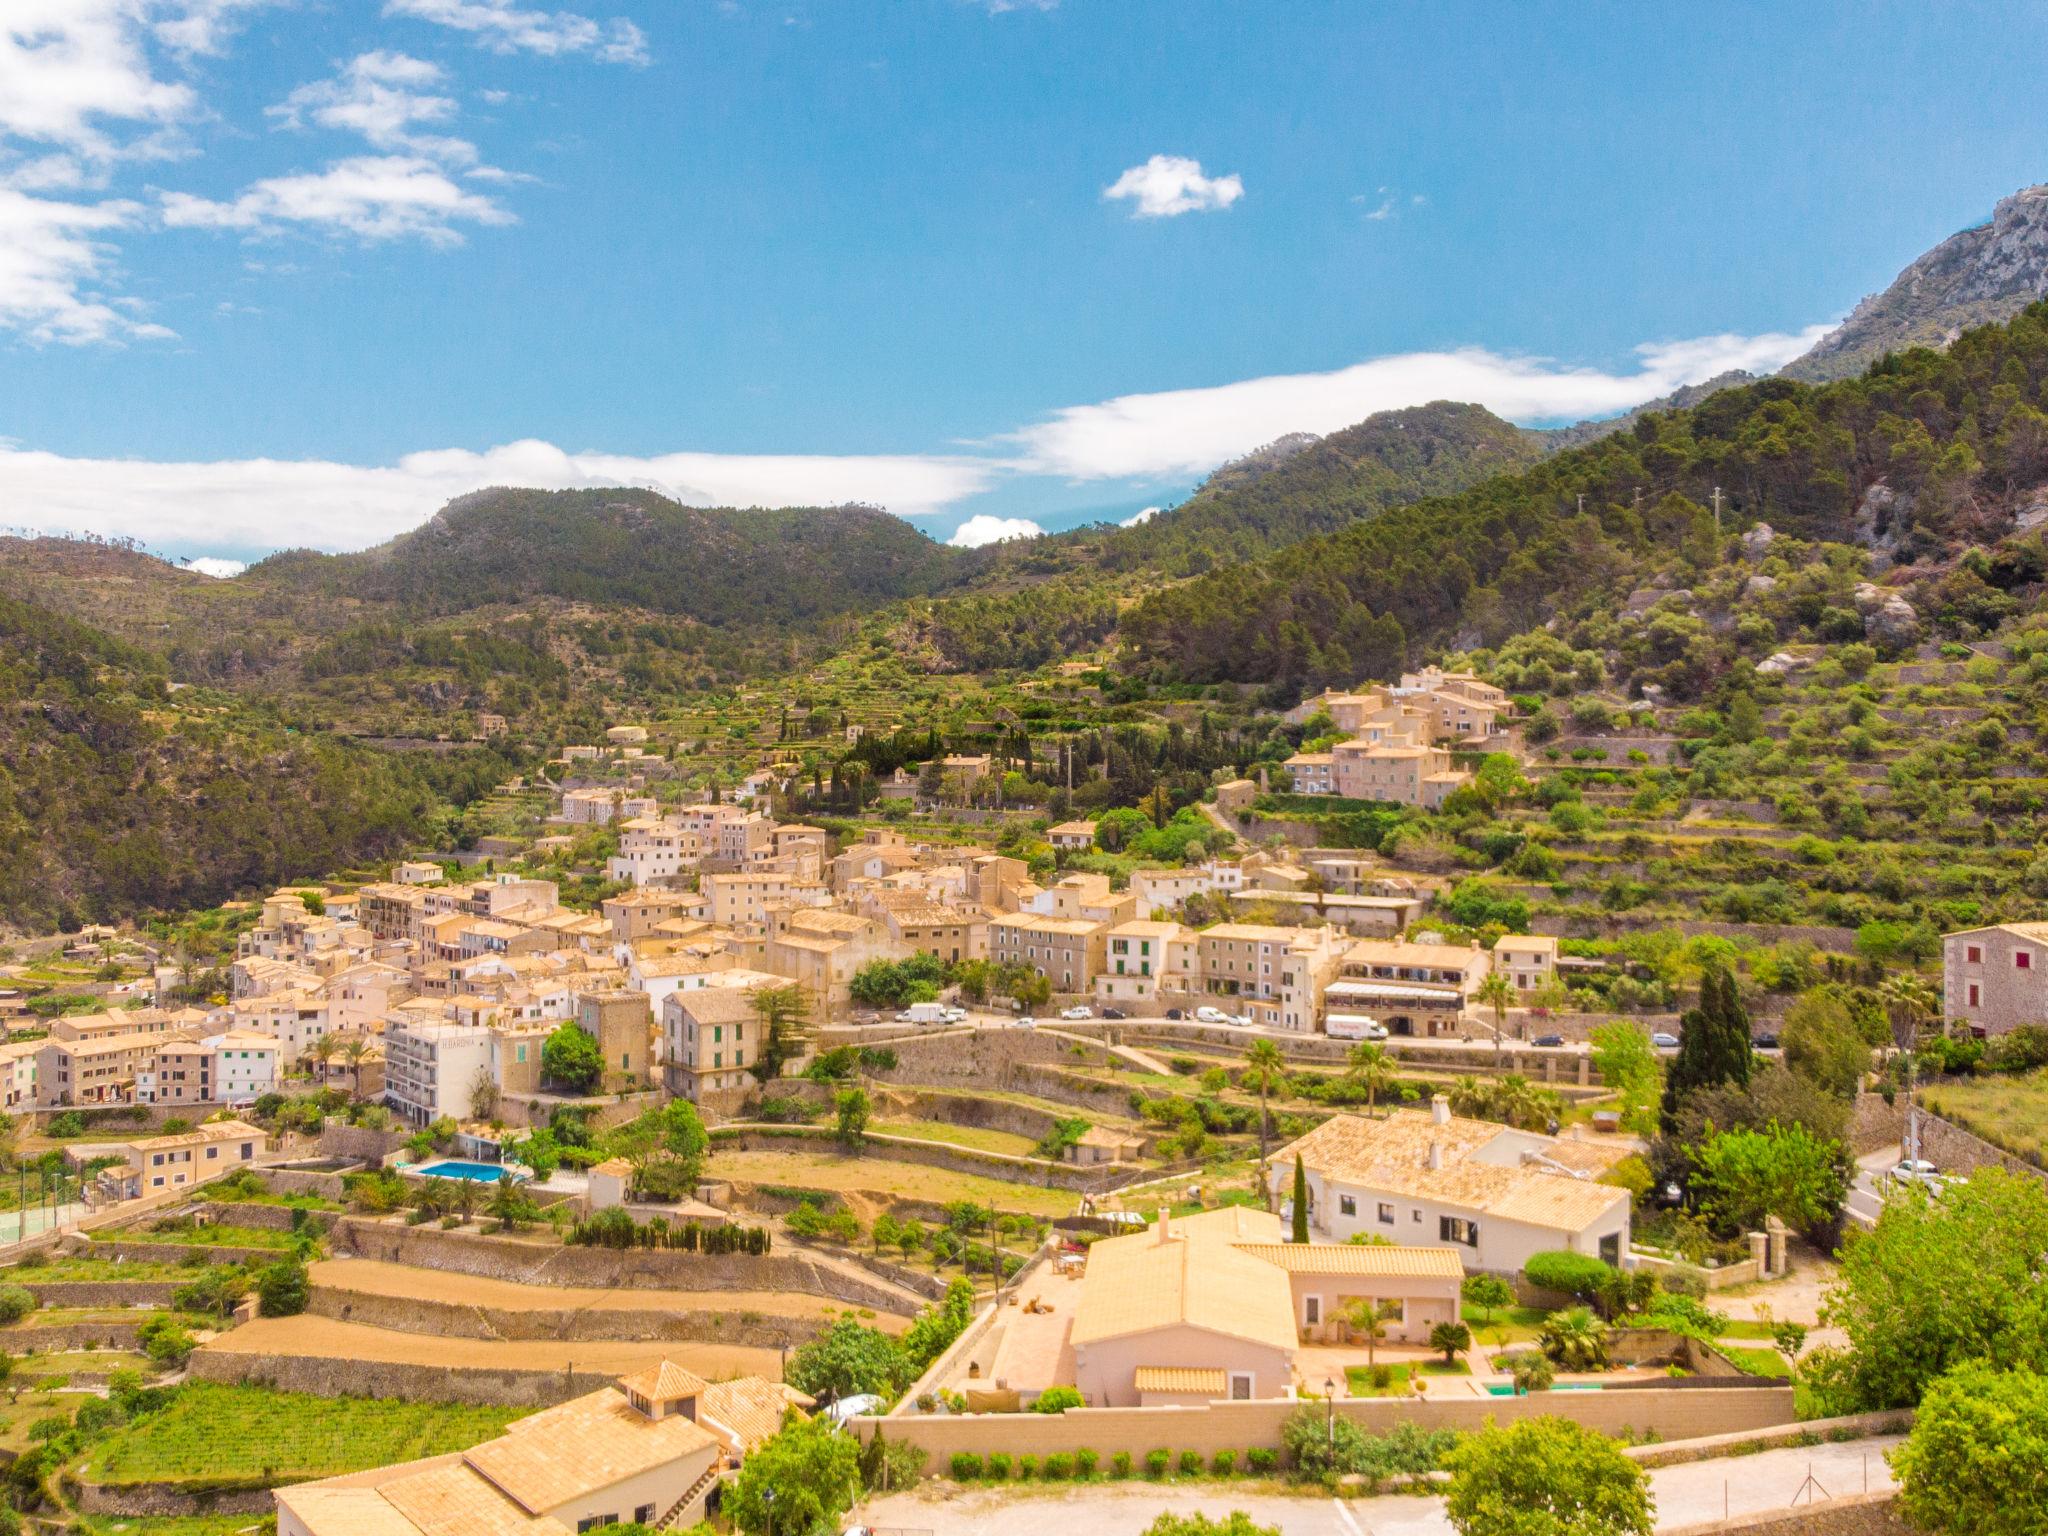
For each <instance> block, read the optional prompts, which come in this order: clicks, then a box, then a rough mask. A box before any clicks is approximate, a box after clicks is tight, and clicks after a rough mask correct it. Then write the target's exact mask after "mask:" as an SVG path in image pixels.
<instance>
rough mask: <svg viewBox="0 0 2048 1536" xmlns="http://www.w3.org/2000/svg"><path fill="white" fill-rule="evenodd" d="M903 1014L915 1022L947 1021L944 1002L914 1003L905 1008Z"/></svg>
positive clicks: (934, 1022) (939, 1022) (937, 1022)
mask: <svg viewBox="0 0 2048 1536" xmlns="http://www.w3.org/2000/svg"><path fill="white" fill-rule="evenodd" d="M903 1016H904V1017H905V1018H906V1019H908V1020H909V1021H910V1022H911V1023H913V1024H943V1023H945V1022H946V1005H945V1004H944V1003H912V1004H911V1005H910V1006H909V1007H908V1008H906V1009H904V1010H903Z"/></svg>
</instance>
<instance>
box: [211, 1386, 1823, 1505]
mask: <svg viewBox="0 0 2048 1536" xmlns="http://www.w3.org/2000/svg"><path fill="white" fill-rule="evenodd" d="M195 1358H197V1357H195ZM1335 1406H1336V1411H1337V1412H1339V1413H1341V1414H1344V1415H1345V1416H1346V1417H1348V1418H1351V1419H1355V1420H1357V1421H1358V1422H1359V1424H1360V1425H1361V1426H1363V1427H1364V1428H1365V1429H1366V1430H1367V1431H1368V1432H1370V1433H1373V1434H1385V1433H1386V1432H1387V1431H1388V1430H1389V1429H1391V1428H1392V1427H1393V1426H1394V1425H1395V1424H1398V1423H1404V1422H1406V1423H1414V1424H1419V1425H1420V1426H1422V1427H1423V1428H1425V1429H1458V1430H1477V1429H1483V1428H1484V1427H1485V1426H1486V1424H1487V1422H1488V1420H1493V1421H1496V1422H1500V1423H1512V1422H1514V1421H1516V1420H1518V1419H1525V1418H1533V1417H1537V1416H1539V1415H1543V1414H1564V1415H1567V1416H1569V1417H1570V1418H1572V1419H1573V1420H1575V1421H1576V1422H1578V1423H1580V1424H1583V1425H1585V1426H1586V1427H1587V1428H1588V1429H1594V1430H1598V1431H1600V1432H1601V1433H1603V1434H1608V1435H1621V1434H1622V1433H1624V1432H1633V1433H1635V1434H1637V1435H1641V1434H1656V1435H1659V1436H1662V1437H1664V1438H1666V1439H1679V1438H1682V1437H1689V1436H1693V1435H1698V1434H1701V1433H1705V1434H1734V1433H1737V1432H1740V1431H1745V1430H1757V1429H1766V1428H1773V1427H1776V1426H1778V1425H1782V1424H1786V1423H1790V1422H1791V1421H1792V1418H1793V1407H1792V1388H1791V1387H1790V1386H1789V1385H1771V1386H1734V1387H1722V1388H1716V1389H1713V1390H1698V1389H1695V1390H1691V1391H1686V1390H1682V1389H1679V1388H1675V1387H1671V1386H1664V1385H1659V1386H1654V1387H1644V1388H1639V1389H1637V1388H1622V1389H1610V1390H1608V1391H1604V1392H1561V1393H1559V1392H1538V1393H1533V1394H1531V1395H1529V1396H1526V1397H1455V1398H1454V1397H1430V1398H1423V1399H1415V1400H1410V1399H1402V1398H1370V1397H1368V1398H1342V1399H1339V1400H1338V1401H1337V1403H1336V1405H1335ZM1299 1407H1301V1404H1300V1403H1298V1402H1292V1401H1288V1400H1284V1399H1273V1400H1267V1401H1263V1402H1252V1403H1233V1402H1216V1403H1208V1404H1204V1405H1201V1406H1193V1407H1171V1408H1071V1409H1069V1410H1068V1411H1067V1412H1065V1413H1060V1414H1041V1413H985V1414H960V1415H946V1416H938V1415H925V1414H913V1415H907V1416H903V1417H896V1418H887V1419H883V1418H857V1419H854V1420H852V1421H851V1422H852V1425H853V1427H854V1430H855V1432H856V1433H858V1434H859V1435H860V1436H861V1437H862V1438H863V1439H864V1440H866V1439H872V1438H873V1437H874V1435H875V1432H876V1431H877V1430H878V1429H885V1430H886V1431H887V1433H888V1436H889V1438H890V1439H891V1440H895V1441H905V1442H908V1443H909V1444H911V1445H915V1446H917V1447H919V1448H920V1449H921V1450H923V1451H924V1452H925V1453H926V1457H927V1459H926V1462H925V1470H926V1473H927V1475H929V1476H934V1477H943V1476H945V1475H947V1467H948V1464H949V1462H950V1461H951V1458H952V1456H953V1453H954V1452H956V1451H967V1452H970V1453H972V1454H975V1455H979V1456H987V1455H989V1454H991V1453H993V1452H996V1451H1002V1452H1005V1453H1007V1454H1008V1455H1010V1456H1013V1457H1014V1456H1019V1455H1036V1456H1045V1455H1048V1454H1050V1453H1052V1452H1055V1451H1079V1450H1093V1451H1095V1452H1097V1453H1098V1454H1100V1455H1102V1456H1104V1457H1108V1456H1111V1455H1114V1454H1115V1453H1116V1452H1118V1451H1128V1452H1130V1453H1131V1455H1132V1457H1133V1458H1136V1459H1141V1460H1142V1459H1143V1457H1144V1456H1145V1454H1146V1452H1148V1451H1154V1450H1161V1449H1165V1450H1171V1451H1175V1452H1179V1451H1184V1450H1191V1451H1199V1452H1201V1454H1202V1455H1203V1456H1204V1457H1205V1458H1206V1457H1211V1456H1214V1455H1215V1453H1216V1452H1218V1451H1222V1450H1235V1451H1239V1452H1242V1451H1245V1450H1247V1449H1249V1448H1251V1447H1253V1446H1267V1447H1271V1448H1273V1449H1276V1450H1277V1449H1278V1448H1279V1446H1280V1428H1281V1425H1282V1424H1283V1423H1285V1422H1286V1419H1287V1416H1288V1415H1289V1414H1291V1413H1293V1412H1294V1411H1295V1410H1296V1409H1297V1408H1299Z"/></svg>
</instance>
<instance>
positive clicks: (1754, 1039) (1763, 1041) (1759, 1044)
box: [1749, 1029, 1778, 1051]
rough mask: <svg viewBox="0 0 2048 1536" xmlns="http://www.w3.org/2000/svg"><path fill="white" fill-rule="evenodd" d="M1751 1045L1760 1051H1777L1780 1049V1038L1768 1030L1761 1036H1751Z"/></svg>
mask: <svg viewBox="0 0 2048 1536" xmlns="http://www.w3.org/2000/svg"><path fill="white" fill-rule="evenodd" d="M1749 1043H1750V1044H1751V1045H1752V1046H1754V1047H1755V1048H1756V1049H1757V1050H1760V1051H1775V1050H1776V1049H1777V1048H1778V1037H1777V1036H1776V1035H1775V1034H1773V1033H1772V1032H1771V1031H1770V1030H1768V1029H1767V1030H1765V1031H1764V1032H1763V1033H1762V1034H1760V1035H1752V1036H1750V1040H1749Z"/></svg>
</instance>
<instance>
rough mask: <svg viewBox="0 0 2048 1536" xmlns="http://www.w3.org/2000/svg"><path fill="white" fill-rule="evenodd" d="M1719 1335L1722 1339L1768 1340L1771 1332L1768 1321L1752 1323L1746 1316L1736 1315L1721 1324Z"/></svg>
mask: <svg viewBox="0 0 2048 1536" xmlns="http://www.w3.org/2000/svg"><path fill="white" fill-rule="evenodd" d="M1721 1337H1722V1338H1724V1339H1766V1340H1768V1339H1770V1338H1772V1337H1773V1335H1772V1333H1771V1325H1770V1324H1769V1323H1754V1322H1751V1321H1750V1320H1749V1319H1748V1318H1742V1317H1738V1318H1734V1319H1732V1320H1731V1321H1729V1322H1727V1323H1724V1324H1723V1325H1722V1327H1721Z"/></svg>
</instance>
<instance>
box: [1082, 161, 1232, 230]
mask: <svg viewBox="0 0 2048 1536" xmlns="http://www.w3.org/2000/svg"><path fill="white" fill-rule="evenodd" d="M1102 196H1103V199H1104V200H1105V201H1107V202H1120V201H1129V202H1132V203H1134V204H1135V205H1136V206H1135V207H1133V208H1132V209H1131V217H1132V218H1134V219H1170V218H1174V217H1176V216H1178V215H1180V214H1183V213H1205V212H1211V211H1214V210H1216V209H1219V208H1228V207H1229V206H1230V205H1231V204H1232V203H1234V202H1236V201H1237V200H1238V199H1239V198H1240V197H1243V196H1244V182H1243V181H1242V180H1240V179H1239V178H1238V177H1236V176H1204V175H1203V174H1202V162H1201V161H1199V160H1190V159H1188V158H1187V157H1186V156H1184V155H1154V156H1153V157H1152V158H1151V159H1150V160H1147V161H1146V162H1145V163H1144V164H1143V165H1134V166H1132V167H1131V168H1130V169H1129V170H1127V171H1125V172H1124V173H1123V175H1121V176H1119V177H1117V179H1116V180H1115V181H1113V182H1111V183H1110V184H1109V185H1108V186H1106V187H1104V188H1103V189H1102Z"/></svg>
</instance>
